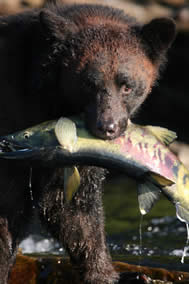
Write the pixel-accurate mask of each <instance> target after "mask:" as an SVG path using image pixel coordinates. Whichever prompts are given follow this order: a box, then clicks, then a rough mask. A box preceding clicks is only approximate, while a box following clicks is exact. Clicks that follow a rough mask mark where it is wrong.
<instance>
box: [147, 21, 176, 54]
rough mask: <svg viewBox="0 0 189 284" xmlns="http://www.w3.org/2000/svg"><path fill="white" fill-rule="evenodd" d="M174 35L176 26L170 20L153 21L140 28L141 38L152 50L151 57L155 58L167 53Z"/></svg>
mask: <svg viewBox="0 0 189 284" xmlns="http://www.w3.org/2000/svg"><path fill="white" fill-rule="evenodd" d="M175 35H176V25H175V22H174V21H173V20H172V19H170V18H159V19H154V20H152V21H151V22H150V23H148V24H146V25H144V26H143V28H142V38H143V40H144V41H145V42H146V43H147V44H148V45H149V47H150V48H151V49H152V50H151V52H150V53H151V55H154V56H155V57H157V56H158V55H161V54H162V53H164V52H166V51H167V49H168V48H169V47H170V46H171V44H172V42H173V40H174V39H175ZM153 53H154V54H153Z"/></svg>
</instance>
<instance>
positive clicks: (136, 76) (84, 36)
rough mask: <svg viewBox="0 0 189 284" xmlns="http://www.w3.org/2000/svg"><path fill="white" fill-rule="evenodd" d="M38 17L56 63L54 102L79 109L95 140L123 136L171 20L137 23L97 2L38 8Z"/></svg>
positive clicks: (158, 60) (154, 72)
mask: <svg viewBox="0 0 189 284" xmlns="http://www.w3.org/2000/svg"><path fill="white" fill-rule="evenodd" d="M40 21H41V24H42V27H43V31H44V33H45V34H46V36H47V38H48V40H49V42H50V44H51V45H52V50H53V52H52V54H56V60H57V61H58V62H59V67H60V68H59V75H58V76H59V79H58V89H59V104H60V106H61V105H64V106H66V108H67V110H68V114H69V113H71V112H73V113H80V112H84V113H85V119H86V124H87V127H88V128H89V130H90V131H91V132H92V133H93V134H94V135H96V136H98V137H100V138H103V139H114V138H116V137H118V136H120V135H121V134H123V132H124V131H125V129H126V127H127V123H128V119H129V118H130V117H131V115H133V113H134V112H135V111H136V110H137V109H138V107H139V106H140V105H141V104H142V103H143V101H144V100H145V98H146V97H147V95H148V94H149V93H150V91H151V88H152V86H153V85H154V83H155V81H156V79H157V77H158V74H159V69H160V67H161V66H162V65H163V63H164V62H165V54H166V51H167V49H168V48H169V47H170V45H171V43H172V41H173V39H174V37H175V24H174V22H173V21H172V20H171V19H168V18H161V19H154V20H152V21H151V22H150V23H148V24H145V25H139V24H137V23H136V22H135V20H134V19H133V18H130V17H128V16H126V15H125V14H124V13H123V12H122V11H120V10H116V9H112V8H110V7H103V6H98V5H78V6H68V7H67V8H62V9H60V8H59V9H58V8H56V7H54V8H53V9H44V10H43V11H42V12H41V14H40ZM52 56H53V55H52ZM64 109H65V107H64ZM63 115H64V113H63Z"/></svg>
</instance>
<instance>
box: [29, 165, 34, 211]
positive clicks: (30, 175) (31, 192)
mask: <svg viewBox="0 0 189 284" xmlns="http://www.w3.org/2000/svg"><path fill="white" fill-rule="evenodd" d="M32 173H33V172H32V168H30V173H29V191H30V198H31V201H32V202H33V201H34V198H33V191H32ZM32 208H33V209H34V208H35V205H33V206H32Z"/></svg>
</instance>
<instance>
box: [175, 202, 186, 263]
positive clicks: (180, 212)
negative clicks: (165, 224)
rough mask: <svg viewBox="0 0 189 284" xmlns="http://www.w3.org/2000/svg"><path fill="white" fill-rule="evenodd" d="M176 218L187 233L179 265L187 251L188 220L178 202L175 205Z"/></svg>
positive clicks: (184, 210)
mask: <svg viewBox="0 0 189 284" xmlns="http://www.w3.org/2000/svg"><path fill="white" fill-rule="evenodd" d="M175 206H176V216H177V218H178V219H179V220H180V221H181V222H184V223H185V224H186V232H187V239H186V244H185V247H184V250H183V253H182V258H181V263H184V259H185V256H186V253H187V250H188V248H189V247H188V244H189V224H188V222H187V220H188V211H187V210H186V209H185V208H184V207H182V206H181V205H180V203H179V202H177V203H176V205H175Z"/></svg>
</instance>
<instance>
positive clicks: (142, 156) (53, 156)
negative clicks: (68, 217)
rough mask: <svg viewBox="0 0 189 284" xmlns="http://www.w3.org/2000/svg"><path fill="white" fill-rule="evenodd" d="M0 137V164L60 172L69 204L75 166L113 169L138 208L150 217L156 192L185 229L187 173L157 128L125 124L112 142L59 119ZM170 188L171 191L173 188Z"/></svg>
mask: <svg viewBox="0 0 189 284" xmlns="http://www.w3.org/2000/svg"><path fill="white" fill-rule="evenodd" d="M26 132H28V129H26V130H24V131H19V132H17V133H13V134H11V135H7V136H4V137H0V149H1V152H0V158H4V159H20V160H22V159H24V160H25V161H26V162H28V163H29V165H31V164H33V163H35V162H37V164H40V163H41V164H42V165H43V166H46V167H51V166H52V167H65V173H64V175H65V188H66V190H65V196H67V197H66V198H67V200H68V201H69V200H71V198H72V196H73V195H74V193H75V192H76V191H77V189H78V186H79V183H80V180H79V173H78V172H77V169H76V168H75V165H89V166H91V165H93V166H100V167H105V168H116V169H118V170H121V171H123V172H124V173H125V174H126V175H127V176H129V177H131V178H134V179H135V180H136V181H137V183H138V199H139V208H140V211H141V213H142V214H146V213H147V212H149V211H150V209H151V208H152V206H153V204H154V203H155V202H156V201H157V200H158V199H159V196H160V192H161V193H163V194H164V195H165V196H167V197H168V199H169V200H170V201H171V202H172V203H173V204H174V205H175V206H176V210H177V216H178V217H179V216H180V219H181V220H184V221H185V222H187V223H189V171H188V169H186V168H185V167H184V165H183V164H182V163H181V162H180V161H179V160H178V158H177V157H176V156H175V155H174V154H173V153H172V152H171V151H170V149H169V148H168V147H167V145H169V144H170V143H171V142H172V141H173V140H174V139H175V138H176V134H175V133H174V132H172V131H169V130H167V129H164V128H161V127H154V126H139V125H136V124H133V123H129V125H128V127H127V129H126V131H125V135H123V136H121V137H118V138H116V139H115V140H101V139H98V138H96V137H94V136H92V135H91V134H90V133H89V132H88V131H87V129H86V128H85V124H84V122H83V121H82V120H80V119H78V118H71V120H70V119H66V118H61V119H60V120H58V121H50V122H46V123H43V124H40V125H37V126H34V127H31V128H30V129H29V133H30V135H29V136H28V137H27V138H26V137H25V133H26ZM172 185H175V186H174V188H173V186H172Z"/></svg>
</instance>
